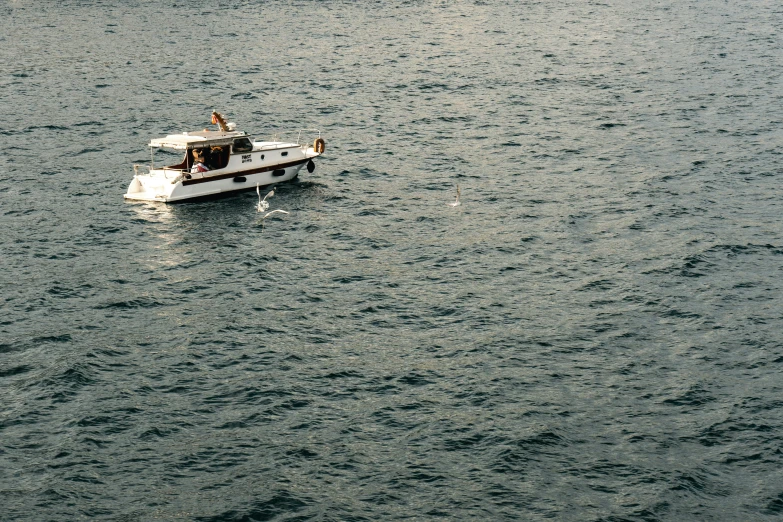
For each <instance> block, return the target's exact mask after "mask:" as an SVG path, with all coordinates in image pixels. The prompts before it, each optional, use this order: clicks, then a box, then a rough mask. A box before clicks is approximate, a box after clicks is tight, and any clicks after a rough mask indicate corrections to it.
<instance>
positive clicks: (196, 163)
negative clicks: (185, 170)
mask: <svg viewBox="0 0 783 522" xmlns="http://www.w3.org/2000/svg"><path fill="white" fill-rule="evenodd" d="M208 170H209V167H207V166H206V165H205V164H204V154H203V153H202V152H201V151H200V150H198V149H193V166H192V167H191V168H190V173H191V174H195V173H196V172H206V171H208Z"/></svg>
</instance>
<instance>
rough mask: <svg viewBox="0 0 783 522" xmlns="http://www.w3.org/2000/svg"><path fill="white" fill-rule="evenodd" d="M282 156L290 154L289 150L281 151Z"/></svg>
mask: <svg viewBox="0 0 783 522" xmlns="http://www.w3.org/2000/svg"><path fill="white" fill-rule="evenodd" d="M280 155H281V156H288V151H285V152H282V153H280Z"/></svg>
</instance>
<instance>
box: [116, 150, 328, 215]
mask: <svg viewBox="0 0 783 522" xmlns="http://www.w3.org/2000/svg"><path fill="white" fill-rule="evenodd" d="M286 150H287V152H286ZM280 151H282V152H280ZM274 154H275V156H278V155H279V156H282V157H280V158H279V159H278V162H276V163H274V164H272V163H271V162H269V161H268V157H269V156H270V155H271V154H270V151H269V150H261V149H259V150H254V151H253V152H252V153H250V154H245V155H242V156H241V157H239V158H236V161H235V158H233V157H232V160H231V162H230V163H229V165H228V168H224V169H221V170H215V171H211V172H205V173H194V174H190V173H183V172H182V171H177V170H167V169H166V168H163V169H157V170H151V171H150V173H149V174H136V175H134V177H133V180H132V181H131V182H130V184H129V185H128V190H127V192H126V193H125V199H128V200H135V201H158V202H162V203H173V202H177V201H186V200H189V199H195V198H203V197H206V196H214V195H218V194H225V193H230V192H239V191H242V190H247V189H250V188H255V187H256V185H260V186H266V185H272V184H275V183H281V182H284V181H289V180H292V179H294V178H295V177H297V175H298V174H299V171H300V170H302V167H304V166H305V165H307V163H308V162H309V161H312V158H315V157H317V156H320V153H318V152H316V151H314V150H313V149H312V148H305V149H304V150H303V149H302V148H298V147H296V148H294V147H285V148H282V149H276V150H275V151H274ZM265 159H266V160H267V161H264V160H265ZM281 159H282V160H284V161H280V160H281ZM237 161H242V163H237ZM243 167H244V168H243Z"/></svg>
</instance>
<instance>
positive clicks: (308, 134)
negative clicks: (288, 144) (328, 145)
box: [296, 129, 321, 146]
mask: <svg viewBox="0 0 783 522" xmlns="http://www.w3.org/2000/svg"><path fill="white" fill-rule="evenodd" d="M303 136H304V142H302V137H303ZM320 137H321V131H320V130H319V129H299V134H298V135H297V136H296V143H297V145H300V146H301V145H308V144H310V143H313V142H314V141H315V140H317V139H319V138H320Z"/></svg>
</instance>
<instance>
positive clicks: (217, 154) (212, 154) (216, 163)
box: [206, 147, 223, 170]
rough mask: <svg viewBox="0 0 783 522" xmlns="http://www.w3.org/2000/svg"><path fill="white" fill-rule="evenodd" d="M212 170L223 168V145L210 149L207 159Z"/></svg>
mask: <svg viewBox="0 0 783 522" xmlns="http://www.w3.org/2000/svg"><path fill="white" fill-rule="evenodd" d="M206 164H207V166H209V168H210V169H211V170H217V169H222V168H223V147H212V148H211V149H210V150H209V159H208V160H207V161H206Z"/></svg>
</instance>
